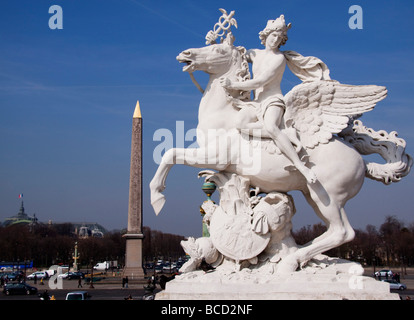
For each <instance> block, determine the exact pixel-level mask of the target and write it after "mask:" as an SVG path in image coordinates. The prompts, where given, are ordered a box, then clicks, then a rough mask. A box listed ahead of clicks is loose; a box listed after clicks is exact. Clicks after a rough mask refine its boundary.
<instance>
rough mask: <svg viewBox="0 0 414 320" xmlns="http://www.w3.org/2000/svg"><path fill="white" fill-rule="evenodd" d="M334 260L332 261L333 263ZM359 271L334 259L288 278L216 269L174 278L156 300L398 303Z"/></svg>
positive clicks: (382, 284) (383, 285)
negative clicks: (384, 301)
mask: <svg viewBox="0 0 414 320" xmlns="http://www.w3.org/2000/svg"><path fill="white" fill-rule="evenodd" d="M334 260H335V259H334ZM361 269H362V267H361V266H360V265H359V264H356V263H353V262H348V261H346V260H340V259H336V260H335V262H333V263H332V264H330V265H328V266H323V267H322V268H320V267H316V268H315V267H311V268H305V269H303V270H301V271H297V272H294V273H291V274H284V275H278V274H269V273H267V272H266V270H259V269H258V270H250V269H243V270H241V271H238V272H235V271H231V270H230V269H229V268H217V269H216V270H215V271H213V272H208V273H205V272H204V271H201V270H199V271H194V272H190V273H186V274H183V275H180V276H177V277H176V278H175V279H174V280H172V281H170V282H168V283H167V285H166V290H164V291H162V292H160V293H157V295H156V299H157V300H184V299H185V300H345V299H346V300H399V295H398V294H394V293H390V288H389V284H387V283H385V282H380V281H377V280H375V279H373V278H370V277H365V276H361V275H360V270H361Z"/></svg>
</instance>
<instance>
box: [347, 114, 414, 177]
mask: <svg viewBox="0 0 414 320" xmlns="http://www.w3.org/2000/svg"><path fill="white" fill-rule="evenodd" d="M340 135H341V137H342V138H344V139H345V141H347V142H348V143H350V144H351V145H352V146H353V147H354V148H355V149H356V150H357V151H358V152H359V153H360V154H362V155H369V154H373V153H377V154H379V155H380V156H381V157H382V158H383V159H384V160H385V161H386V163H384V164H380V163H375V162H369V161H366V160H365V166H366V172H365V176H366V177H368V178H370V179H373V180H377V181H381V182H382V183H384V184H387V185H388V184H391V183H392V182H398V181H400V180H401V179H402V178H403V177H405V176H406V175H408V173H409V172H410V169H411V167H412V165H413V159H412V157H411V156H410V155H408V154H406V153H405V146H406V143H405V140H404V139H401V138H398V134H397V132H395V131H392V132H391V133H387V132H386V131H384V130H380V131H375V130H373V129H371V128H367V127H365V126H364V125H363V124H362V122H361V121H360V120H355V121H354V122H353V126H349V127H348V128H347V129H345V130H344V131H343V132H342V133H341V134H340Z"/></svg>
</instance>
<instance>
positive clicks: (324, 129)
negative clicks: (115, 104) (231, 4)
mask: <svg viewBox="0 0 414 320" xmlns="http://www.w3.org/2000/svg"><path fill="white" fill-rule="evenodd" d="M222 13H223V16H222V17H221V20H219V22H220V25H218V26H216V27H215V29H213V30H212V31H210V32H209V33H208V34H207V36H206V40H207V44H208V45H207V46H205V47H202V48H197V49H188V50H185V51H183V52H181V53H180V54H179V56H178V57H177V60H178V61H179V62H181V63H184V64H185V66H184V68H183V71H185V72H188V73H190V75H191V76H192V73H193V72H195V71H204V72H206V73H207V74H208V75H209V76H210V78H209V82H208V84H207V87H206V88H205V90H202V91H203V97H202V99H201V102H200V106H199V117H198V121H199V122H198V127H197V143H198V145H199V147H198V148H187V149H185V148H174V149H170V150H168V151H167V152H166V153H165V155H164V156H163V158H162V161H161V163H160V165H159V168H158V170H157V172H156V174H155V176H154V178H153V180H152V181H151V184H150V189H151V203H152V205H153V208H154V210H155V212H156V214H158V213H159V212H160V211H161V209H162V207H163V206H164V203H165V198H164V196H163V194H162V191H163V190H164V188H165V183H166V178H167V175H168V172H169V171H170V169H171V168H172V167H173V166H174V164H176V163H180V164H185V165H189V166H192V167H197V168H200V169H204V170H206V171H202V172H201V173H200V175H202V176H203V177H205V179H206V180H207V181H211V182H215V183H216V185H217V186H218V190H219V192H220V203H219V204H218V205H215V204H214V205H213V204H211V203H210V204H206V206H207V207H206V208H205V211H206V212H207V214H206V216H205V218H204V219H205V222H206V223H207V225H208V226H209V231H210V235H211V237H210V239H208V240H206V239H204V240H200V241H199V243H198V242H197V241H196V240H194V239H192V240H190V241H191V243H187V244H184V245H183V246H184V247H186V246H187V248H190V247H191V248H192V249H191V250H190V249H188V250H189V251H191V252H192V261H191V263H190V264H189V265H187V267H188V268H187V270H183V271H189V270H194V269H195V268H196V267H197V264H198V263H199V262H200V261H201V260H202V258H205V256H204V254H205V255H206V256H208V257H209V262H210V263H214V264H215V266H219V265H220V264H221V265H228V264H229V263H230V262H231V263H233V265H234V267H235V269H237V270H243V269H244V268H250V269H251V270H259V269H260V270H264V269H263V268H265V269H266V270H270V272H271V273H274V274H289V273H292V272H295V271H296V270H298V268H302V267H304V266H306V265H307V264H308V262H309V263H311V262H310V261H311V260H312V259H314V258H316V257H318V256H319V257H320V254H321V253H322V252H325V251H327V250H329V249H332V248H334V247H337V246H340V245H342V244H344V243H346V242H348V241H351V240H352V239H353V238H354V235H355V233H354V230H353V228H352V226H351V225H350V223H349V222H348V219H347V216H346V212H345V209H344V207H345V204H346V202H347V201H348V200H350V199H351V198H353V197H354V196H355V195H356V194H357V193H358V192H359V191H360V189H361V187H362V185H363V182H364V179H365V177H369V178H371V179H375V180H378V181H382V182H383V183H385V184H389V183H391V182H397V181H399V180H400V179H401V178H402V177H404V176H405V175H407V174H408V173H409V171H410V168H411V166H412V159H411V157H410V156H409V155H408V154H406V153H405V151H404V150H405V141H404V140H402V139H400V138H398V137H397V135H396V133H395V132H392V133H390V134H388V133H386V132H383V131H379V132H376V131H374V130H372V129H368V128H366V127H364V125H363V124H362V122H361V121H360V120H356V118H358V117H360V116H361V115H362V114H363V113H365V112H368V111H371V110H372V109H373V108H374V107H375V105H376V104H377V103H378V102H380V101H381V100H383V99H384V98H385V97H386V95H387V90H386V88H385V87H381V86H376V85H362V86H355V85H346V84H341V83H340V82H338V81H335V80H331V79H330V77H329V69H328V67H327V66H326V65H325V63H323V62H322V61H321V60H320V59H318V58H315V57H304V56H302V55H300V54H298V53H296V52H293V51H280V47H281V46H283V45H284V44H285V43H286V41H287V33H288V30H289V29H290V27H291V24H290V23H289V24H288V25H286V23H285V19H284V16H283V15H281V16H280V17H279V18H277V19H276V20H270V21H268V22H267V25H266V27H265V29H264V30H263V31H261V32H260V33H259V37H260V40H261V42H262V44H263V45H264V48H263V49H252V50H246V49H245V48H243V47H236V46H235V45H234V41H235V37H234V36H233V34H232V33H231V31H230V28H231V26H232V25H233V26H237V23H236V21H235V20H234V17H233V16H234V12H231V14H229V15H227V13H226V12H225V11H224V10H222ZM219 32H221V33H219ZM219 36H222V39H221V41H220V42H219V43H216V39H217V38H218V37H219ZM249 63H251V64H252V73H253V74H252V76H251V75H250V72H249ZM286 65H287V66H288V67H289V68H290V70H291V71H292V72H293V73H294V74H295V75H297V76H298V77H299V79H300V80H302V81H303V82H302V83H301V84H299V85H297V86H295V87H294V88H293V89H292V90H291V91H290V92H288V93H287V94H286V95H283V94H282V91H281V89H280V84H281V81H282V79H283V73H284V70H285V67H286ZM192 79H193V81H195V79H194V77H192ZM197 85H198V84H197ZM199 88H200V87H199ZM200 89H201V88H200ZM370 153H378V154H380V155H381V156H382V157H383V158H384V160H385V163H383V164H378V163H368V162H365V161H364V160H363V158H362V156H361V155H365V154H370ZM212 170H214V171H212ZM292 190H299V191H301V192H302V193H303V195H304V196H305V198H306V200H307V202H308V203H309V205H310V206H311V207H312V209H313V210H314V211H315V213H316V214H317V216H318V217H320V218H321V219H322V221H323V222H324V223H325V224H326V226H327V231H326V232H325V233H324V234H322V235H321V236H319V237H318V238H316V239H313V240H312V241H311V242H310V243H308V244H306V245H304V246H298V245H296V243H295V241H294V239H293V238H292V236H291V228H292V224H291V218H292V216H293V214H294V213H295V208H294V204H293V199H292V198H291V196H290V195H288V194H287V193H288V192H289V191H292ZM213 260H214V261H213Z"/></svg>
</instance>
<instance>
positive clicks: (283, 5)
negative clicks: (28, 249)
mask: <svg viewBox="0 0 414 320" xmlns="http://www.w3.org/2000/svg"><path fill="white" fill-rule="evenodd" d="M353 4H359V5H360V6H361V7H362V9H363V29H360V30H351V29H350V28H349V25H348V21H349V19H350V18H351V16H352V14H349V13H348V10H349V7H350V6H351V5H353ZM52 5H60V6H61V7H62V9H63V29H55V30H52V29H50V28H49V25H48V22H49V18H50V17H51V16H52V14H49V7H50V6H52ZM219 8H224V9H226V10H227V11H228V12H230V11H231V10H235V11H236V15H235V18H236V19H237V22H238V27H239V28H238V29H234V31H233V32H234V35H235V36H236V45H243V46H245V47H246V48H260V47H261V44H260V40H259V38H258V32H259V31H260V30H262V29H263V28H264V26H265V25H266V22H267V20H269V19H275V18H277V17H279V15H280V14H284V15H285V17H286V21H287V22H291V23H292V29H291V30H290V31H289V40H288V42H287V44H286V46H285V47H283V49H284V50H294V51H297V52H299V53H301V54H303V55H312V56H316V57H319V58H320V59H322V60H323V61H324V62H325V63H326V64H327V65H328V66H329V68H330V70H331V77H332V78H333V79H336V80H338V81H340V82H342V83H347V84H377V85H383V86H386V87H387V88H388V90H389V94H388V97H387V99H385V100H384V101H382V102H381V103H379V104H378V105H377V107H376V108H375V109H374V111H372V112H370V113H368V114H365V115H364V116H363V118H362V120H363V122H364V124H365V125H366V126H368V127H371V128H374V129H376V130H380V129H384V130H387V131H393V130H395V131H397V132H398V133H399V136H400V137H401V138H404V139H405V140H406V141H407V152H408V153H410V154H413V155H414V133H413V124H414V118H413V117H414V111H413V110H414V109H413V102H414V90H413V85H414V37H413V31H414V20H413V19H412V16H413V14H414V2H412V1H400V0H393V1H385V0H375V1H367V0H364V1H362V0H361V1H358V0H357V1H354V0H353V1H344V0H339V1H328V0H327V1H308V0H289V1H287V0H286V1H268V0H266V1H262V0H257V1H243V0H237V1H224V0H222V1H215V0H212V1H190V0H179V1H178V0H174V1H173V0H169V1H165V0H164V1H161V0H150V1H147V0H122V1H120V0H105V1H102V0H84V1H80V0H70V1H68V0H66V1H62V0H53V1H49V0H36V1H33V0H19V1H11V0H3V1H2V2H1V4H0V221H3V220H4V219H5V218H6V217H9V216H11V215H14V214H16V213H17V212H18V209H19V206H20V200H19V199H18V195H19V194H21V193H23V194H24V198H23V199H24V203H25V208H26V212H27V213H28V214H33V213H36V215H37V217H38V219H39V220H40V221H44V222H47V221H48V220H52V221H60V222H62V221H71V222H83V221H85V222H98V223H100V224H102V225H103V226H104V227H106V228H107V229H109V230H111V229H121V228H124V227H126V225H127V212H128V188H129V166H130V147H131V126H132V114H133V111H134V108H135V104H136V101H137V100H139V101H140V105H141V112H142V116H143V121H144V133H143V139H144V195H143V196H144V225H147V226H150V227H151V228H153V229H158V230H161V231H164V232H170V233H177V234H182V235H194V236H200V234H201V217H200V214H199V206H200V204H201V203H202V202H203V201H204V200H205V198H206V196H205V195H204V193H203V192H202V191H201V185H202V180H198V179H197V173H198V170H197V169H194V168H189V167H184V166H176V167H174V168H173V170H172V172H171V174H170V176H169V179H168V180H167V189H166V192H165V194H166V197H167V203H166V206H165V208H164V210H163V212H162V213H161V215H160V216H158V217H156V216H155V214H154V213H153V211H152V208H151V206H150V203H149V188H148V184H149V182H150V180H151V179H152V176H153V174H154V173H155V170H156V168H157V165H156V164H155V163H154V161H153V151H154V148H156V146H157V145H158V144H159V143H160V142H159V141H154V139H153V136H154V132H156V130H158V129H161V128H166V129H169V130H172V132H173V133H174V134H175V133H176V129H175V128H176V121H184V130H185V132H187V131H188V130H190V129H192V128H195V127H196V125H197V112H198V103H199V101H200V99H201V94H200V93H199V92H198V90H197V89H196V88H195V86H194V85H193V84H192V82H191V80H190V78H189V76H188V74H186V73H183V72H182V65H180V64H179V63H178V62H177V61H176V59H175V58H176V56H177V55H178V53H180V52H181V51H183V50H185V49H187V48H191V47H201V46H204V45H205V40H204V37H205V35H206V33H207V32H208V31H209V30H210V29H212V27H213V26H214V24H215V23H216V22H217V19H218V18H219V16H220V15H221V13H220V12H219V11H218V9H219ZM195 76H196V77H197V79H199V81H200V83H202V84H205V81H206V77H205V76H204V75H202V74H201V73H199V74H195ZM297 83H299V80H298V79H297V78H296V77H295V76H294V75H293V74H291V73H290V72H289V71H286V73H285V77H284V80H283V85H282V89H283V91H284V92H285V93H287V92H288V91H289V90H290V89H291V88H292V87H293V85H295V84H297ZM413 187H414V178H413V175H412V174H411V175H409V176H408V177H406V178H405V179H403V181H401V182H399V183H397V184H393V185H391V186H385V185H383V184H381V183H379V182H375V181H371V180H368V179H366V182H365V185H364V187H363V190H362V191H361V192H360V194H359V195H358V196H357V197H356V198H354V199H353V200H351V201H350V202H349V203H348V204H347V207H346V208H347V212H348V216H349V219H350V222H351V224H352V225H353V226H354V227H355V228H365V226H366V225H367V224H373V225H376V226H379V225H380V224H381V223H382V222H383V221H384V217H385V216H386V215H396V216H397V218H399V219H401V220H402V221H404V222H406V223H411V222H413V221H414V217H413V209H414V200H413V199H414V198H413V190H414V188H413ZM293 195H294V197H295V200H296V206H297V213H296V216H295V217H294V220H293V222H294V228H295V229H297V228H300V227H302V226H304V225H308V224H313V223H317V222H319V221H320V220H319V219H318V218H317V217H316V216H315V214H314V213H313V211H312V209H311V208H310V207H308V206H307V205H306V204H305V203H304V201H303V200H302V196H301V195H300V194H299V193H296V192H294V193H293ZM215 197H217V195H215ZM216 199H217V198H216Z"/></svg>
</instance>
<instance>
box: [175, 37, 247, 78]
mask: <svg viewBox="0 0 414 320" xmlns="http://www.w3.org/2000/svg"><path fill="white" fill-rule="evenodd" d="M233 42H234V37H233V36H232V34H231V33H229V34H228V35H227V37H226V39H225V40H224V41H223V42H222V43H220V44H213V45H209V46H206V47H202V48H193V49H187V50H184V51H183V52H181V53H180V54H179V55H178V56H177V60H178V61H179V62H181V63H185V64H186V66H184V67H183V71H185V72H190V73H192V72H194V71H197V70H201V71H204V72H207V73H208V74H215V75H223V74H225V73H226V72H227V71H229V70H230V68H231V67H232V65H235V64H236V62H237V60H238V58H239V57H240V50H239V48H236V47H235V46H234V45H233Z"/></svg>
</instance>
